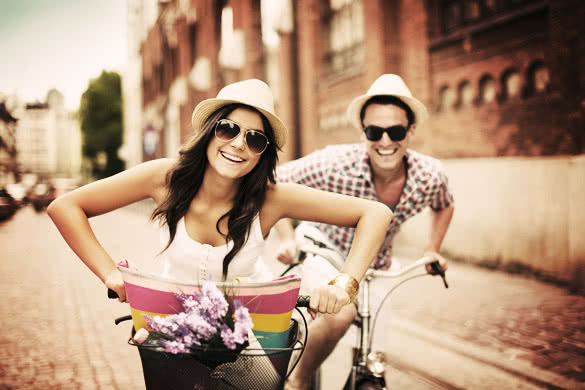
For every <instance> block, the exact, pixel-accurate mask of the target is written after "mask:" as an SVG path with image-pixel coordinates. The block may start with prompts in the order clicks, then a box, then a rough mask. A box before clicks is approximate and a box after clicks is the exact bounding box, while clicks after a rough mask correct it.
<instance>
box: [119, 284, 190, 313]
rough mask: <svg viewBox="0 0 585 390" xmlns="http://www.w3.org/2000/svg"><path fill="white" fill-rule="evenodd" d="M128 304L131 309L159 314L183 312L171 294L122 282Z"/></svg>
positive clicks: (179, 303)
mask: <svg viewBox="0 0 585 390" xmlns="http://www.w3.org/2000/svg"><path fill="white" fill-rule="evenodd" d="M124 287H125V288H126V294H127V295H128V302H129V303H130V306H131V307H132V308H133V309H136V310H141V311H148V312H151V313H159V314H175V313H179V312H181V311H183V306H182V305H181V302H179V300H178V299H177V298H176V297H175V294H174V293H172V292H166V291H160V290H153V289H151V288H147V287H142V286H137V285H135V284H132V283H128V282H124Z"/></svg>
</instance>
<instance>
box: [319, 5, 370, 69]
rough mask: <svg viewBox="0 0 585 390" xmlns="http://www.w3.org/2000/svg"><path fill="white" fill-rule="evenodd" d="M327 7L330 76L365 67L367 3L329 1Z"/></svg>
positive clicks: (327, 62) (327, 60)
mask: <svg viewBox="0 0 585 390" xmlns="http://www.w3.org/2000/svg"><path fill="white" fill-rule="evenodd" d="M323 4H325V7H326V12H325V15H324V18H325V19H324V21H323V27H324V29H325V31H324V32H325V34H324V35H325V42H326V50H325V65H326V68H327V73H341V72H343V71H345V70H347V69H349V68H352V67H355V66H361V65H363V62H364V58H365V53H364V40H365V26H364V22H365V15H364V5H363V0H329V1H328V2H327V3H323Z"/></svg>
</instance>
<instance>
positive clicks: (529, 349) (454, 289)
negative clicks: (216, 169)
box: [0, 204, 585, 390]
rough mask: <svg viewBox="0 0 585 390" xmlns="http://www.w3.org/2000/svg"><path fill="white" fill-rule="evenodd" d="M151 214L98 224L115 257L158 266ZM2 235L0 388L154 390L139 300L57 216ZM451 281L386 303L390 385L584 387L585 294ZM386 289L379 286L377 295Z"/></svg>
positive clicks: (329, 381)
mask: <svg viewBox="0 0 585 390" xmlns="http://www.w3.org/2000/svg"><path fill="white" fill-rule="evenodd" d="M147 211H148V207H147V206H145V205H141V204H139V205H136V206H132V207H129V208H127V209H124V210H119V211H116V212H113V213H109V214H106V215H103V216H100V217H96V218H93V219H92V220H91V224H92V227H93V228H94V230H95V232H96V235H97V237H98V238H99V240H100V242H101V243H102V244H103V245H104V247H105V248H106V249H107V250H108V251H109V253H110V254H111V255H112V257H114V258H115V259H122V258H127V259H128V260H132V261H134V262H136V263H137V264H138V265H139V267H141V268H143V269H152V270H156V269H157V267H158V266H159V265H160V262H159V263H157V260H156V259H155V256H156V254H157V253H158V251H159V250H160V245H159V238H158V234H157V232H156V230H155V229H154V228H153V225H151V224H149V222H148V218H147V216H146V215H147ZM0 242H1V248H2V249H1V252H0V253H1V255H0V292H1V293H2V296H3V303H2V305H1V306H0V318H1V320H0V323H1V325H2V332H1V333H0V390H16V389H19V390H20V389H23V390H24V389H26V390H31V389H46V390H62V389H72V390H73V389H75V390H79V389H92V390H95V389H114V390H116V389H119V390H121V389H124V390H126V389H129V390H134V389H144V385H143V379H142V368H141V364H140V359H139V357H138V353H137V351H136V349H135V348H134V347H132V346H129V345H128V344H127V342H126V341H127V339H128V336H129V333H130V328H129V324H128V323H123V324H121V325H119V326H115V325H114V322H113V320H114V318H116V317H119V316H122V315H126V314H128V312H129V310H128V306H127V305H126V304H120V303H118V302H117V301H113V300H108V299H107V297H106V289H105V287H104V286H103V285H102V284H101V282H100V281H99V280H98V279H97V278H96V277H95V276H93V274H91V272H90V271H89V270H88V269H87V268H86V267H85V266H84V265H83V264H82V263H81V261H79V260H78V259H77V258H76V256H75V255H74V254H73V253H72V251H71V250H70V249H69V248H68V247H67V245H66V244H65V242H64V241H63V239H62V238H61V236H60V235H59V233H58V231H57V229H56V228H55V227H54V225H53V224H52V222H51V220H50V218H49V217H48V216H47V215H46V213H44V212H43V213H35V212H34V210H33V209H32V208H31V207H30V206H29V207H26V208H23V209H21V210H19V211H18V212H17V213H16V215H15V216H14V217H13V218H12V219H11V220H9V221H7V222H5V223H3V224H1V225H0ZM272 244H273V243H272ZM273 249H274V245H272V246H269V249H268V250H269V251H272V250H273ZM272 261H274V260H272ZM404 261H407V260H404ZM271 266H272V267H273V269H275V270H278V269H279V268H280V265H279V264H276V263H275V262H274V263H272V264H271ZM447 279H448V281H449V283H450V288H449V289H445V288H444V287H443V284H442V282H441V281H440V279H438V278H431V277H422V278H418V279H416V280H412V281H410V282H408V283H406V284H404V285H403V286H401V287H400V288H399V289H397V290H396V292H395V293H393V294H392V296H391V298H390V300H389V301H386V303H385V304H384V308H383V309H384V310H383V313H384V314H383V315H382V316H381V317H380V318H379V319H378V323H377V325H376V329H375V334H374V336H375V339H374V347H375V348H376V349H381V350H383V351H384V352H386V355H387V358H388V360H389V363H390V366H391V367H390V369H389V371H390V372H389V374H388V377H387V381H388V383H389V384H390V387H391V388H397V389H402V388H408V389H422V390H424V389H583V388H585V328H584V326H583V324H584V323H585V297H580V296H575V295H571V294H570V293H569V292H568V291H566V290H565V289H564V288H562V287H558V286H554V285H551V284H546V283H543V282H539V281H536V280H534V279H530V278H526V277H523V276H520V275H510V274H505V273H502V272H497V271H492V270H487V269H482V268H478V267H474V266H469V265H466V264H462V263H453V262H452V263H451V264H450V266H449V272H448V273H447ZM386 288H387V282H386V281H381V282H380V281H378V282H376V283H375V287H374V291H373V293H374V296H375V297H376V298H375V299H374V301H376V302H379V301H380V299H381V296H382V295H383V291H385V289H386ZM389 313H391V314H392V315H391V316H390V315H389ZM354 338H355V334H354V333H350V334H348V335H347V336H346V337H345V339H344V341H343V342H342V344H341V345H339V346H338V348H337V349H336V350H335V351H334V353H333V355H332V356H331V357H330V358H329V359H328V360H327V361H326V362H325V364H324V366H323V369H322V372H323V381H324V388H325V389H335V388H337V387H339V386H341V385H342V384H343V382H344V380H345V375H341V374H340V372H346V371H343V370H345V367H349V353H348V348H349V346H350V345H351V344H352V343H353V341H354Z"/></svg>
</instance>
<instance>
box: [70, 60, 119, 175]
mask: <svg viewBox="0 0 585 390" xmlns="http://www.w3.org/2000/svg"><path fill="white" fill-rule="evenodd" d="M79 118H80V121H81V132H82V134H83V155H84V157H86V158H87V159H88V160H89V161H90V164H91V170H92V174H93V176H94V177H96V178H98V179H101V178H104V177H108V176H111V175H114V174H116V173H118V172H120V171H122V170H124V161H122V160H121V159H120V158H119V157H118V149H119V148H120V146H122V140H123V123H122V83H121V79H120V75H119V74H118V73H116V72H107V71H102V74H101V75H100V76H99V77H98V78H97V79H93V80H91V81H90V83H89V86H88V87H87V89H86V90H85V92H84V93H83V95H82V96H81V104H80V107H79Z"/></svg>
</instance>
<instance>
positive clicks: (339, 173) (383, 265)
mask: <svg viewBox="0 0 585 390" xmlns="http://www.w3.org/2000/svg"><path fill="white" fill-rule="evenodd" d="M404 158H405V161H406V173H407V179H406V184H405V185H404V188H403V190H402V194H401V196H400V200H399V201H398V204H397V205H396V208H395V209H394V218H393V219H392V222H391V224H390V227H389V229H388V231H387V232H386V238H385V240H384V243H383V245H382V247H381V248H380V252H379V253H378V256H377V258H376V260H375V261H374V263H373V264H372V266H373V267H374V268H377V269H387V268H388V267H390V265H391V255H392V240H393V239H394V236H395V235H396V233H398V231H399V229H400V225H402V224H403V223H404V222H405V221H406V220H407V219H408V218H410V217H413V216H415V215H416V214H418V213H420V212H421V211H423V210H424V209H425V208H426V207H427V206H428V207H430V208H431V209H432V210H435V211H438V210H442V209H444V208H447V207H449V206H451V205H452V204H453V195H452V193H451V191H450V190H449V186H448V180H447V176H446V175H445V173H444V168H443V165H442V163H441V162H440V161H439V160H437V159H435V158H433V157H430V156H426V155H423V154H421V153H417V152H415V151H413V150H408V151H407V153H406V154H405V156H404ZM277 180H278V181H280V182H294V183H298V184H304V185H307V186H309V187H312V188H316V189H320V190H324V191H329V192H336V193H339V194H344V195H350V196H356V197H359V198H364V199H370V200H375V201H380V199H379V198H378V196H377V195H376V190H375V188H374V182H373V179H372V171H371V167H370V163H369V157H368V154H367V152H366V146H365V144H363V143H359V144H348V145H331V146H327V147H326V148H324V149H321V150H318V151H315V152H313V153H311V154H309V155H307V156H305V157H302V158H300V159H298V160H293V161H290V162H287V163H285V164H282V165H280V166H279V167H278V168H277ZM312 224H313V225H314V226H315V227H316V228H318V229H319V230H320V231H322V232H323V233H324V234H325V235H326V236H327V237H328V239H329V241H330V243H332V244H333V245H335V246H336V249H337V250H339V251H340V252H341V253H343V254H344V255H345V256H347V254H348V253H349V249H350V247H351V243H352V241H353V236H354V232H355V228H348V227H343V226H336V225H327V224H323V223H312Z"/></svg>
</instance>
